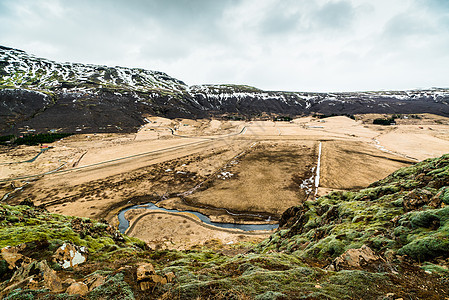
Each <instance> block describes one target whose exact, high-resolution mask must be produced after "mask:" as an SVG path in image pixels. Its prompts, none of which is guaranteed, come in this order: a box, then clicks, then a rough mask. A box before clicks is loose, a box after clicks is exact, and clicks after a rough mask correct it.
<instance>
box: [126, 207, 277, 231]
mask: <svg viewBox="0 0 449 300" xmlns="http://www.w3.org/2000/svg"><path fill="white" fill-rule="evenodd" d="M138 208H144V209H150V210H159V211H166V212H172V213H180V212H187V213H191V214H194V215H195V216H197V217H198V218H199V219H200V220H201V221H202V222H204V223H206V224H209V225H212V226H216V227H220V228H228V229H229V228H231V229H240V230H244V231H252V230H273V229H276V228H278V227H279V225H278V224H234V223H218V222H212V221H211V220H210V219H209V217H207V216H205V215H203V214H201V213H199V212H196V211H190V210H182V211H181V210H176V209H166V208H162V207H158V206H156V205H155V204H153V203H147V204H139V205H134V206H131V207H128V208H125V209H124V210H122V211H121V212H120V213H119V214H118V220H119V226H118V229H119V230H120V232H121V233H125V231H126V230H127V229H128V227H129V221H128V220H127V219H126V218H125V212H127V211H128V210H130V209H138Z"/></svg>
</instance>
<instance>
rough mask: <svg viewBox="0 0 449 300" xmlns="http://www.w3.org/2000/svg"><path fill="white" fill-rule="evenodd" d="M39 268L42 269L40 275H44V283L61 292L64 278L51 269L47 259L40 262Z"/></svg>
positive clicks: (52, 289)
mask: <svg viewBox="0 0 449 300" xmlns="http://www.w3.org/2000/svg"><path fill="white" fill-rule="evenodd" d="M37 267H38V269H39V270H40V271H41V272H40V275H41V276H42V277H43V284H44V286H45V287H47V288H48V289H50V290H51V291H53V292H60V291H62V290H63V288H62V280H61V279H60V278H59V277H58V275H57V274H56V271H54V270H52V269H50V267H49V266H48V264H47V261H46V260H43V261H41V262H39V263H38V265H37Z"/></svg>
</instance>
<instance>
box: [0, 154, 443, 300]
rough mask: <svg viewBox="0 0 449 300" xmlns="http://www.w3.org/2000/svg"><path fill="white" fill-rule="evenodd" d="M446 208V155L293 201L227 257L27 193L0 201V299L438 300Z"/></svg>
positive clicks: (212, 248)
mask: <svg viewBox="0 0 449 300" xmlns="http://www.w3.org/2000/svg"><path fill="white" fill-rule="evenodd" d="M448 204H449V155H444V156H442V157H440V158H436V159H428V160H425V161H422V162H420V163H418V164H416V165H413V166H410V167H406V168H402V169H400V170H398V171H396V172H394V173H393V174H391V175H390V176H388V177H386V178H385V179H383V180H380V181H378V182H375V183H373V184H371V185H370V186H369V187H368V188H366V189H362V190H360V191H353V192H334V193H331V194H328V195H326V196H323V197H321V198H319V199H317V200H316V201H310V200H309V201H306V202H304V203H303V204H302V205H300V206H297V207H292V208H290V209H288V210H287V211H286V212H285V213H284V215H283V217H282V220H281V222H280V226H281V229H280V230H278V231H277V232H276V233H275V234H273V235H272V236H271V237H270V238H268V239H266V240H264V241H263V242H262V243H260V244H258V245H246V246H242V245H240V246H235V247H246V248H249V249H248V251H246V252H245V253H243V254H238V255H234V256H232V255H229V254H228V255H226V254H225V253H226V251H224V249H222V248H220V247H219V246H218V245H217V246H214V245H209V246H205V247H203V248H202V249H200V248H198V250H189V251H169V250H165V251H156V250H151V249H148V248H147V246H145V244H144V243H142V242H140V241H139V240H137V239H133V238H129V237H127V236H124V235H121V234H120V233H118V232H117V231H116V230H115V229H113V228H111V227H110V226H108V225H107V224H106V223H102V222H97V221H91V220H89V219H81V218H74V217H65V216H61V215H56V214H50V213H48V212H47V211H45V210H43V209H41V208H38V207H33V206H32V203H31V202H30V201H24V202H23V203H22V205H20V206H8V205H4V204H1V205H0V237H1V238H0V247H7V246H10V247H9V248H3V249H2V250H1V257H2V259H1V260H0V279H1V280H2V283H1V284H0V290H2V294H1V296H3V297H5V299H80V298H81V296H80V294H82V295H84V296H83V297H84V298H83V299H106V298H108V299H156V298H159V299H300V298H301V299H360V298H363V299H398V298H403V299H444V298H447V297H449V288H448V287H447V282H448V279H449V271H448V266H449V250H448V249H449V231H448V226H449V206H448ZM221 247H222V246H221ZM229 247H231V248H232V246H229ZM69 250H70V251H71V252H70V251H69ZM70 254H72V258H70ZM75 264H76V265H75ZM69 294H73V295H69ZM74 294H78V296H76V295H74Z"/></svg>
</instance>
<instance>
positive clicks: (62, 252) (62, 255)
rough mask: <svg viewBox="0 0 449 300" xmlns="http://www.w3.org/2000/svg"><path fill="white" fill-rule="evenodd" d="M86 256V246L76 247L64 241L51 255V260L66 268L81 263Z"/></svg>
mask: <svg viewBox="0 0 449 300" xmlns="http://www.w3.org/2000/svg"><path fill="white" fill-rule="evenodd" d="M86 257H87V249H86V247H78V246H75V245H72V244H69V243H64V244H63V245H62V246H61V247H59V248H58V250H56V252H55V254H54V255H53V260H54V261H55V262H57V263H58V264H59V265H60V266H61V267H62V268H64V269H67V268H70V267H73V266H76V265H79V264H82V263H83V262H85V261H86Z"/></svg>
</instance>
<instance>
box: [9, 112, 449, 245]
mask: <svg viewBox="0 0 449 300" xmlns="http://www.w3.org/2000/svg"><path fill="white" fill-rule="evenodd" d="M357 117H358V121H354V120H351V119H349V118H346V117H332V118H326V119H322V120H319V119H315V118H311V117H306V118H298V119H295V120H294V121H293V122H272V121H253V122H243V121H218V120H212V121H210V120H168V119H164V118H157V117H148V119H149V120H150V121H151V122H150V123H148V124H146V125H145V126H144V127H142V128H141V129H140V131H139V132H138V133H136V134H96V135H93V134H91V135H76V136H71V137H68V138H65V139H64V140H61V141H58V142H55V143H53V144H52V145H51V146H53V147H54V148H52V149H49V150H48V151H46V152H43V153H42V154H41V155H40V156H39V157H38V158H37V159H36V160H35V161H33V162H24V161H27V160H29V159H31V158H33V157H35V156H36V155H37V154H38V153H39V147H37V146H34V147H31V146H20V147H16V148H7V147H2V148H0V197H2V198H3V201H6V202H11V203H18V202H20V201H23V200H25V199H27V198H28V199H31V200H33V201H34V203H35V204H36V205H44V206H45V207H46V208H47V209H48V210H50V211H52V212H57V213H61V214H65V215H74V216H80V217H91V218H97V219H99V218H105V219H107V220H108V221H110V222H112V223H114V224H117V217H116V215H117V213H118V212H119V211H120V210H121V209H123V208H124V207H126V206H129V205H131V204H139V203H145V202H150V201H151V202H159V201H160V202H159V203H158V205H160V206H164V207H168V208H179V209H188V210H195V211H199V212H202V213H204V214H206V215H208V216H210V217H211V219H212V220H215V221H222V222H238V223H257V222H263V221H264V220H266V219H267V218H270V219H271V220H272V221H275V220H276V219H278V218H279V217H280V215H281V214H282V212H283V211H285V210H286V209H287V208H288V207H290V206H293V205H296V204H298V203H300V202H301V201H304V200H305V199H313V198H314V197H316V196H319V195H323V194H325V193H327V192H329V191H331V190H351V189H356V188H360V187H364V186H367V185H368V184H370V183H371V182H373V181H376V180H379V179H382V178H384V177H385V176H387V175H388V174H390V173H391V172H393V171H395V170H396V169H398V168H400V167H403V166H406V165H408V164H410V163H414V162H416V161H420V160H423V159H426V158H430V157H437V156H440V155H442V154H444V153H447V152H448V149H449V120H448V119H447V118H443V117H439V116H433V115H427V114H423V115H420V117H421V119H400V120H397V124H398V125H396V126H379V125H372V120H373V119H374V118H376V117H379V116H378V115H363V116H357ZM320 144H321V149H322V151H321V157H320V165H321V168H320V178H319V179H320V180H319V188H318V190H317V191H316V189H315V180H316V179H317V178H316V167H317V163H318V148H319V145H320ZM52 171H53V173H49V174H45V175H44V173H46V172H52ZM36 175H40V176H36ZM22 177H25V178H22ZM20 187H23V188H22V189H20ZM316 192H317V195H315V193H316ZM226 210H227V211H226ZM145 213H148V211H146V212H145ZM130 215H132V213H130ZM130 218H131V217H130ZM136 220H137V221H136ZM133 221H134V223H133ZM131 223H132V226H133V228H132V230H131V231H130V234H131V235H133V236H137V237H140V238H142V239H144V240H146V241H147V242H149V243H151V244H152V245H153V246H154V247H156V246H157V245H159V246H160V247H168V248H170V247H172V248H177V249H180V248H188V247H191V246H193V245H195V244H198V243H200V242H201V243H204V242H206V241H208V240H217V239H218V240H220V241H221V242H222V243H224V244H226V243H229V242H231V241H232V242H233V243H234V242H238V241H240V240H242V241H243V240H246V239H247V238H249V239H252V238H255V236H254V235H250V234H247V233H245V232H236V233H233V232H224V231H222V230H217V229H214V228H210V227H208V226H203V225H202V224H201V223H198V222H195V221H194V219H193V220H192V219H189V218H186V217H185V216H176V215H173V214H168V213H165V214H164V213H157V214H156V213H151V214H146V215H142V217H135V218H133V219H132V220H131ZM150 231H151V232H153V233H154V232H157V233H161V232H164V234H162V235H160V236H159V235H155V234H153V233H149V232H150ZM169 241H172V242H169ZM159 246H158V247H159Z"/></svg>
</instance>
